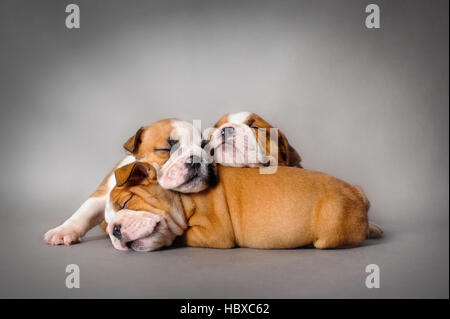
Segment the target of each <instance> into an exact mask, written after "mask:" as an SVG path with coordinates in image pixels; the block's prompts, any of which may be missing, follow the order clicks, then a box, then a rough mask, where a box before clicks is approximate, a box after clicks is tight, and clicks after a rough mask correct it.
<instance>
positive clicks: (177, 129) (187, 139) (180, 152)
mask: <svg viewBox="0 0 450 319" xmlns="http://www.w3.org/2000/svg"><path fill="white" fill-rule="evenodd" d="M200 135H201V132H199V131H198V130H195V129H194V127H193V126H192V124H190V123H188V122H185V121H181V120H178V119H166V120H161V121H158V122H156V123H154V124H152V125H150V126H147V127H141V128H140V129H139V130H138V131H137V132H136V133H135V134H134V135H133V136H132V137H130V138H129V139H128V140H127V141H126V142H125V144H124V145H123V147H124V148H125V150H126V152H127V156H126V157H125V158H124V159H123V160H122V161H121V162H120V163H118V164H117V165H116V167H115V169H117V168H120V167H122V166H125V165H128V164H130V163H133V162H135V161H136V160H139V161H141V162H145V163H147V164H148V165H152V167H154V170H155V172H156V175H155V177H156V178H157V180H159V181H160V183H161V186H163V187H164V188H166V189H172V190H176V191H178V192H182V193H183V192H199V191H202V190H204V189H205V188H207V187H209V186H210V185H213V184H214V182H215V177H216V175H215V172H214V164H211V163H208V162H207V161H205V159H209V157H208V156H206V155H205V154H204V153H205V152H204V150H203V149H202V148H201V142H200V138H201V137H200ZM202 159H203V160H202ZM113 172H114V170H113V171H112V172H111V173H109V174H108V176H107V177H106V178H105V179H104V180H103V182H102V183H101V184H100V186H99V187H98V188H97V190H96V191H95V192H94V193H93V194H92V195H91V196H90V197H89V198H88V199H87V200H86V201H85V202H84V203H83V204H82V205H81V207H80V208H79V209H78V210H77V211H76V212H75V213H74V214H73V215H72V216H71V217H70V218H69V219H67V220H66V221H65V222H64V223H63V224H62V225H60V226H58V227H56V228H53V229H51V230H49V231H48V232H47V233H46V234H45V235H44V241H45V242H47V243H48V244H51V245H59V244H65V245H71V244H73V243H76V242H79V241H80V239H81V238H82V237H83V236H84V235H85V234H86V232H87V231H88V230H90V229H91V228H92V227H94V226H96V225H98V224H99V223H101V222H102V221H103V219H104V218H105V208H107V200H108V198H109V195H110V192H111V190H112V189H113V187H114V186H115V185H116V178H115V175H114V174H113ZM107 211H108V209H107V210H106V212H107ZM108 217H109V215H108V214H106V219H108Z"/></svg>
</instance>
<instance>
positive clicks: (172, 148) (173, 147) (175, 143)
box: [153, 138, 179, 152]
mask: <svg viewBox="0 0 450 319" xmlns="http://www.w3.org/2000/svg"><path fill="white" fill-rule="evenodd" d="M167 143H168V144H169V146H168V147H161V148H154V149H153V151H155V152H171V151H175V150H176V149H177V148H178V147H179V143H178V141H176V140H172V139H171V138H169V139H168V140H167Z"/></svg>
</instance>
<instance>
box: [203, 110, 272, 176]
mask: <svg viewBox="0 0 450 319" xmlns="http://www.w3.org/2000/svg"><path fill="white" fill-rule="evenodd" d="M250 115H251V113H248V112H241V113H234V114H229V115H226V116H224V117H222V118H221V119H220V120H219V121H218V122H217V123H216V125H215V126H214V129H213V130H212V131H211V132H210V133H209V140H210V142H209V147H210V148H211V149H213V150H214V161H215V162H216V163H218V164H221V165H224V166H233V167H260V166H262V165H264V164H266V163H267V162H268V157H267V155H269V154H266V152H265V150H266V148H265V147H264V146H263V145H262V144H263V143H264V142H265V141H266V140H265V139H264V140H263V137H262V136H261V135H260V139H261V140H263V141H258V134H259V133H260V132H258V129H257V128H256V126H254V122H255V120H253V119H252V118H251V117H250ZM267 133H268V132H267Z"/></svg>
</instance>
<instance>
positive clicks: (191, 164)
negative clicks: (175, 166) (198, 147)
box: [185, 155, 201, 170]
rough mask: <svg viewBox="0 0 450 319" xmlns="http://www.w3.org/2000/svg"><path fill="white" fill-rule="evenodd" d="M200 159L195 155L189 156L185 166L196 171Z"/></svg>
mask: <svg viewBox="0 0 450 319" xmlns="http://www.w3.org/2000/svg"><path fill="white" fill-rule="evenodd" d="M200 162H201V159H200V157H199V156H197V155H191V156H189V157H188V158H187V159H186V162H185V165H186V167H187V168H191V169H193V170H198V169H199V168H200V166H201V163H200Z"/></svg>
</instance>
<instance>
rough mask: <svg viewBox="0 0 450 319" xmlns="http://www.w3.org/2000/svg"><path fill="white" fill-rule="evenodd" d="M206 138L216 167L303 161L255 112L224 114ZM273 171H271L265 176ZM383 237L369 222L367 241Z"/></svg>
mask: <svg viewBox="0 0 450 319" xmlns="http://www.w3.org/2000/svg"><path fill="white" fill-rule="evenodd" d="M205 135H207V136H208V138H209V144H208V146H207V147H208V148H209V150H208V151H209V152H210V150H213V151H214V161H215V162H216V163H217V164H221V165H223V166H231V167H261V166H267V165H270V166H271V167H272V166H274V165H279V166H293V167H299V168H302V165H301V164H300V162H301V160H302V158H301V157H300V155H299V154H298V153H297V151H296V150H295V149H294V148H293V147H292V146H291V145H290V144H289V141H288V139H287V138H286V136H285V135H284V134H283V133H282V132H281V131H280V130H278V129H276V128H274V127H273V126H272V125H270V124H269V123H268V122H267V121H266V120H264V119H263V118H261V117H260V116H259V115H257V114H255V113H250V112H239V113H231V114H227V115H225V116H223V117H222V118H221V119H220V120H219V121H217V123H216V124H215V126H214V129H212V130H210V131H209V132H206V134H205ZM211 153H212V152H211ZM275 171H276V170H270V171H269V173H268V174H272V173H275ZM382 234H383V231H382V229H381V228H380V226H378V225H377V224H375V223H373V222H370V223H369V238H380V237H381V236H382Z"/></svg>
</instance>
